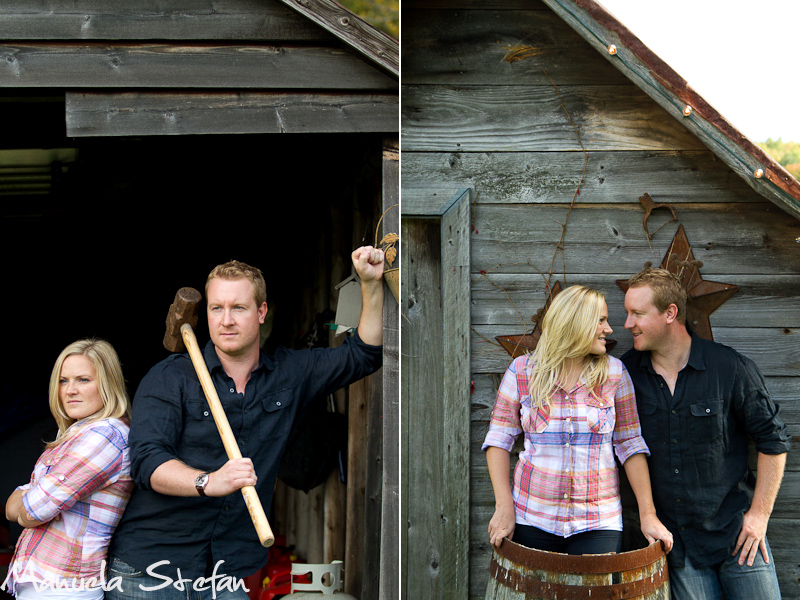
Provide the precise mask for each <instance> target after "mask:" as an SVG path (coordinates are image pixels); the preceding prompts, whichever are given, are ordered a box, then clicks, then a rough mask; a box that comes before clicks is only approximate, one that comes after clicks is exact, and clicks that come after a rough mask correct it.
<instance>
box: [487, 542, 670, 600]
mask: <svg viewBox="0 0 800 600" xmlns="http://www.w3.org/2000/svg"><path fill="white" fill-rule="evenodd" d="M600 598H602V599H603V600H623V599H625V600H627V599H634V598H636V599H642V600H644V599H647V600H669V599H670V592H669V576H668V572H667V557H666V554H665V552H664V546H663V545H662V543H661V542H657V543H655V544H651V545H650V546H648V547H647V548H642V549H640V550H633V551H631V552H621V553H619V554H584V555H582V556H572V555H569V554H559V553H556V552H545V551H543V550H533V549H532V548H526V547H525V546H520V545H519V544H515V543H514V542H512V541H509V540H503V543H502V545H501V546H500V548H495V549H494V553H493V555H492V563H491V578H490V579H489V585H488V586H487V588H486V600H598V599H600Z"/></svg>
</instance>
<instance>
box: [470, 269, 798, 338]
mask: <svg viewBox="0 0 800 600" xmlns="http://www.w3.org/2000/svg"><path fill="white" fill-rule="evenodd" d="M700 272H701V274H702V273H703V269H701V270H700ZM631 275H633V273H617V274H614V275H594V274H581V273H571V274H568V276H567V281H566V285H575V284H578V283H579V284H582V285H586V286H589V287H591V288H594V289H596V290H599V291H601V292H602V293H603V294H605V297H606V302H607V304H608V311H609V313H608V318H609V325H611V327H613V329H614V333H613V334H612V335H611V337H612V338H615V339H616V338H619V337H621V336H626V335H627V333H626V331H625V330H624V329H623V324H624V322H625V308H624V306H623V302H624V300H625V294H624V293H623V291H622V290H621V289H620V288H619V286H617V284H616V280H617V279H626V278H628V277H630V276H631ZM719 278H721V279H724V281H725V282H726V283H732V284H735V285H738V286H739V291H737V292H736V293H735V294H734V295H733V296H732V297H731V298H730V299H729V300H728V301H727V302H725V303H724V304H723V305H722V306H720V307H719V308H718V309H717V310H715V311H714V312H713V313H712V314H711V324H712V327H738V326H740V325H741V324H743V323H746V325H747V326H748V327H767V328H769V327H771V328H790V329H800V302H798V301H797V297H798V296H800V274H797V275H773V276H771V277H769V278H764V277H762V276H760V275H731V276H730V277H724V276H722V275H720V276H719ZM557 279H558V280H559V281H561V282H562V285H563V284H564V278H563V277H557ZM709 279H710V280H716V279H718V277H716V276H709ZM545 297H546V292H545V284H544V279H543V277H542V276H541V275H538V274H535V275H534V274H530V273H525V274H516V273H504V274H493V273H488V274H485V275H481V274H473V275H472V304H473V307H472V323H473V324H475V325H507V326H509V327H511V328H512V329H514V328H516V329H519V328H521V327H528V328H530V327H532V326H533V323H532V322H531V317H532V316H533V315H534V314H536V311H537V310H539V309H540V308H542V307H543V306H544V300H545ZM520 333H523V332H520Z"/></svg>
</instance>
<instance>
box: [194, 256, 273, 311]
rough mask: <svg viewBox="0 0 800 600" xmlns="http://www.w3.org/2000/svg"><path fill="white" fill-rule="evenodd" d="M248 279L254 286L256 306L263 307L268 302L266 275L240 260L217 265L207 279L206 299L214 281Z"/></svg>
mask: <svg viewBox="0 0 800 600" xmlns="http://www.w3.org/2000/svg"><path fill="white" fill-rule="evenodd" d="M217 278H219V279H228V280H235V279H247V280H249V281H250V283H252V284H253V297H254V298H255V301H256V306H261V305H262V304H263V303H264V302H266V301H267V284H266V282H265V281H264V275H262V273H261V270H260V269H257V268H256V267H251V266H250V265H248V264H247V263H243V262H241V261H238V260H231V261H228V262H226V263H224V264H221V265H217V266H216V267H214V269H213V270H212V271H211V273H209V274H208V279H206V298H208V286H209V284H210V283H211V280H212V279H217Z"/></svg>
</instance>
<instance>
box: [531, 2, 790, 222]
mask: <svg viewBox="0 0 800 600" xmlns="http://www.w3.org/2000/svg"><path fill="white" fill-rule="evenodd" d="M543 2H544V3H545V4H546V5H547V6H548V7H550V8H551V9H552V10H553V11H554V12H555V13H556V14H557V15H559V16H560V17H561V18H562V19H563V20H564V21H565V22H566V23H567V24H568V25H569V26H570V27H572V29H574V30H575V31H576V32H577V33H578V34H579V35H580V36H581V37H583V38H584V39H585V40H586V41H587V42H588V43H589V44H590V45H591V46H592V47H594V48H595V49H596V50H597V51H598V52H600V53H601V54H603V55H604V56H605V57H606V58H607V59H608V60H609V61H610V62H611V63H612V64H613V65H614V66H615V67H616V68H617V69H619V70H620V71H621V72H622V73H623V74H624V75H625V76H626V77H627V78H628V79H630V80H631V82H633V83H634V84H635V85H637V86H638V87H639V88H640V89H641V90H642V91H643V92H645V93H646V94H647V95H648V96H650V97H651V98H652V99H653V100H655V101H656V103H658V104H659V105H660V106H661V107H662V108H664V109H665V110H666V111H667V112H668V113H669V114H670V115H672V116H673V117H674V118H675V119H677V120H679V121H681V123H682V124H683V125H684V126H685V127H686V128H687V129H688V130H689V131H690V132H692V133H693V134H694V135H695V136H696V137H697V138H698V139H699V140H700V141H701V142H703V144H705V145H706V146H707V147H708V148H709V149H710V150H711V151H712V152H713V153H714V154H715V155H716V156H717V157H718V158H719V159H720V160H722V161H723V162H724V163H725V164H727V165H728V166H729V167H730V168H731V169H732V170H733V171H734V172H735V173H737V174H738V175H739V176H740V177H741V178H742V179H744V180H745V181H746V182H747V184H748V185H749V186H750V187H752V188H753V189H754V190H755V191H757V192H758V193H759V194H761V195H762V196H763V197H765V198H767V199H768V200H770V201H771V202H773V203H774V204H776V205H778V206H779V207H781V208H782V209H783V210H785V211H786V212H788V213H790V214H791V215H793V216H794V217H796V218H798V219H800V183H799V182H798V181H797V179H795V178H794V177H793V176H792V175H791V174H790V173H789V172H788V171H786V170H785V169H784V168H783V167H782V166H781V165H780V164H778V162H777V161H776V160H775V159H773V158H772V157H771V156H769V154H767V153H766V152H765V151H764V150H763V149H762V148H761V147H760V146H758V145H757V144H755V143H753V142H752V141H751V140H749V139H748V138H747V136H745V135H744V134H743V133H742V132H741V131H739V130H738V129H737V128H736V127H734V126H733V125H732V124H731V123H730V122H728V121H727V120H726V119H725V117H723V116H722V115H721V114H720V113H719V112H718V111H717V110H716V109H715V108H714V107H713V106H711V105H710V104H709V103H708V102H707V101H706V100H704V99H703V97H702V96H701V95H700V94H698V93H697V92H696V91H695V90H693V89H692V87H691V86H690V85H689V84H688V83H687V82H686V80H685V79H683V78H682V77H681V76H680V75H679V74H678V73H677V72H676V71H675V70H674V69H673V68H672V67H670V66H669V65H668V64H667V63H666V62H664V61H663V60H662V59H661V58H660V57H658V56H657V55H656V54H655V53H654V52H653V51H652V50H650V48H648V47H647V46H646V45H645V44H644V43H643V42H642V41H641V40H640V39H639V38H638V37H636V35H634V34H633V32H631V31H630V30H629V29H628V28H627V27H625V25H623V24H622V23H621V22H620V21H619V20H618V19H617V18H616V17H615V16H614V15H612V14H611V13H610V12H609V11H608V10H607V9H606V8H605V7H603V6H602V5H601V4H600V3H599V2H596V1H595V0H543Z"/></svg>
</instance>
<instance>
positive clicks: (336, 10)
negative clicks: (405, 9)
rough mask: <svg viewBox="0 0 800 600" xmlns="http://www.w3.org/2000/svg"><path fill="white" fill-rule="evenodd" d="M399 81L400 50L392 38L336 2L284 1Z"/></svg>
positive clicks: (316, 0) (331, 0)
mask: <svg viewBox="0 0 800 600" xmlns="http://www.w3.org/2000/svg"><path fill="white" fill-rule="evenodd" d="M280 1H281V2H283V3H284V4H285V5H287V6H290V7H291V8H293V9H295V10H296V11H298V12H299V13H301V14H302V15H304V16H306V17H308V18H309V19H311V20H312V21H314V22H315V23H316V24H317V25H319V26H320V27H322V28H323V29H325V30H326V31H328V32H330V33H332V34H333V35H334V36H336V37H337V38H339V39H340V40H342V41H343V42H344V43H345V44H347V45H349V46H351V47H352V48H353V49H355V50H357V51H358V52H359V53H360V54H361V55H362V56H363V57H365V58H367V59H368V60H371V61H372V62H374V63H375V64H376V65H378V66H380V67H381V68H382V69H384V70H385V71H386V72H388V73H389V74H391V75H393V76H395V77H397V75H398V73H399V67H400V46H399V44H398V43H397V41H396V40H394V39H392V38H391V37H390V36H389V35H387V34H385V33H383V32H382V31H379V30H378V29H375V28H374V27H373V26H371V25H369V24H368V23H366V22H365V21H364V20H363V19H361V18H359V17H358V16H357V15H355V14H354V13H352V12H351V11H349V10H348V9H346V8H345V7H343V6H342V5H341V4H339V3H338V2H334V1H333V0H313V1H312V0H280Z"/></svg>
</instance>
